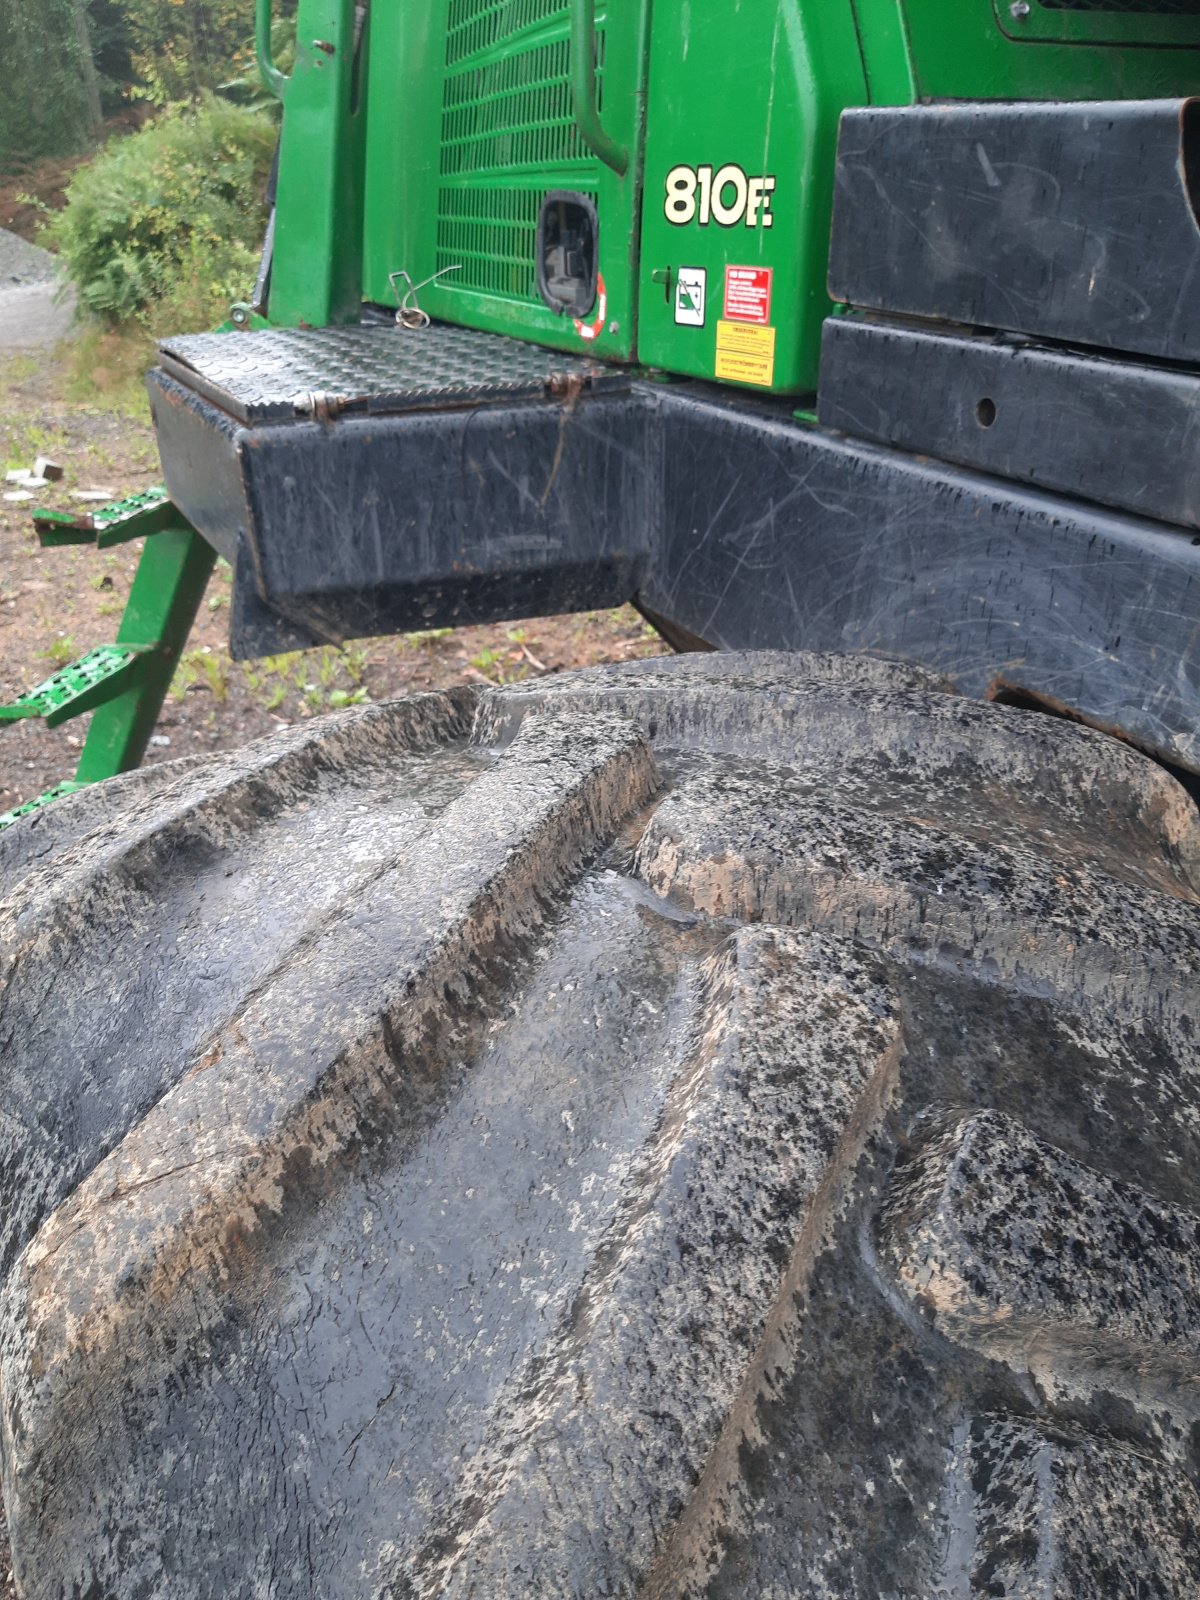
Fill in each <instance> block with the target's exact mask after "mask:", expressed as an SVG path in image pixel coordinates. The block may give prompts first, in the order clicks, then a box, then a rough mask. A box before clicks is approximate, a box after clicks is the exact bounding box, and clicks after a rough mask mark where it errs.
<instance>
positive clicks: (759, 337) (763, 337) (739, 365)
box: [717, 322, 775, 389]
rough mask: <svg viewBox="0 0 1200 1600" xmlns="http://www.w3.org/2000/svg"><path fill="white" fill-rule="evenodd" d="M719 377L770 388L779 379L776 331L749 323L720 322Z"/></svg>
mask: <svg viewBox="0 0 1200 1600" xmlns="http://www.w3.org/2000/svg"><path fill="white" fill-rule="evenodd" d="M717 377H718V378H728V379H729V380H730V382H731V383H757V384H761V385H762V386H763V387H764V388H767V389H769V388H770V387H771V383H772V381H773V379H774V377H775V329H774V328H756V327H754V326H753V324H751V323H749V322H718V323H717Z"/></svg>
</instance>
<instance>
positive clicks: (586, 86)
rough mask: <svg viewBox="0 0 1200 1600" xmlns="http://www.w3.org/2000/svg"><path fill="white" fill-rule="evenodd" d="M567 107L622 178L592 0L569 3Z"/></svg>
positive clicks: (621, 151) (624, 161) (623, 153)
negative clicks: (602, 86)
mask: <svg viewBox="0 0 1200 1600" xmlns="http://www.w3.org/2000/svg"><path fill="white" fill-rule="evenodd" d="M260 3H261V0H260ZM268 3H269V0H268ZM571 103H572V106H573V109H574V112H575V126H576V127H577V128H578V129H579V132H580V135H581V136H582V138H583V141H584V143H585V144H586V145H587V146H588V147H589V148H590V149H591V151H592V152H593V154H594V155H597V156H599V158H600V160H601V161H603V163H604V165H605V166H606V167H611V168H612V169H613V171H614V172H615V173H616V174H617V176H618V177H624V175H625V172H626V170H627V169H628V167H629V151H628V150H627V149H626V148H625V146H624V145H620V144H618V143H617V142H616V140H615V139H610V138H609V136H608V134H607V133H605V131H604V129H603V127H602V126H601V124H600V113H599V111H598V109H597V107H596V0H571Z"/></svg>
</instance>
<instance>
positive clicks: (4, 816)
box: [0, 779, 87, 833]
mask: <svg viewBox="0 0 1200 1600" xmlns="http://www.w3.org/2000/svg"><path fill="white" fill-rule="evenodd" d="M86 788H87V784H86V783H75V782H73V781H72V780H71V779H68V780H67V781H66V782H65V783H56V784H55V785H54V787H53V789H47V790H46V792H45V794H39V795H37V796H35V798H34V799H32V800H26V801H25V803H24V805H20V806H14V807H13V808H12V810H11V811H0V833H3V832H4V830H5V828H11V827H12V825H13V823H14V822H19V821H20V820H21V818H22V817H28V816H32V815H33V813H34V812H35V811H41V810H42V809H43V807H45V806H48V805H53V803H54V801H55V800H61V799H62V798H63V796H64V795H67V794H74V793H75V792H76V791H77V790H79V789H86Z"/></svg>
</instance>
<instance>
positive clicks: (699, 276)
mask: <svg viewBox="0 0 1200 1600" xmlns="http://www.w3.org/2000/svg"><path fill="white" fill-rule="evenodd" d="M707 283H708V273H707V272H706V271H705V269H704V268H703V267H680V269H679V275H678V277H677V278H676V279H675V321H676V322H677V323H679V325H680V326H681V327H684V328H702V327H703V326H704V290H705V286H706V284H707Z"/></svg>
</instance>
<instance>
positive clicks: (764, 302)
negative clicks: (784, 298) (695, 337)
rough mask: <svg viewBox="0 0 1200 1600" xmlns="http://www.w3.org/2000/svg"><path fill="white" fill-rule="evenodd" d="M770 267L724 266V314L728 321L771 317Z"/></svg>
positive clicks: (763, 319)
mask: <svg viewBox="0 0 1200 1600" xmlns="http://www.w3.org/2000/svg"><path fill="white" fill-rule="evenodd" d="M771 272H772V269H771V268H770V267H726V268H725V315H726V317H727V318H728V319H729V321H730V322H760V323H762V325H763V326H764V327H766V325H767V323H768V322H770V320H771Z"/></svg>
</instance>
